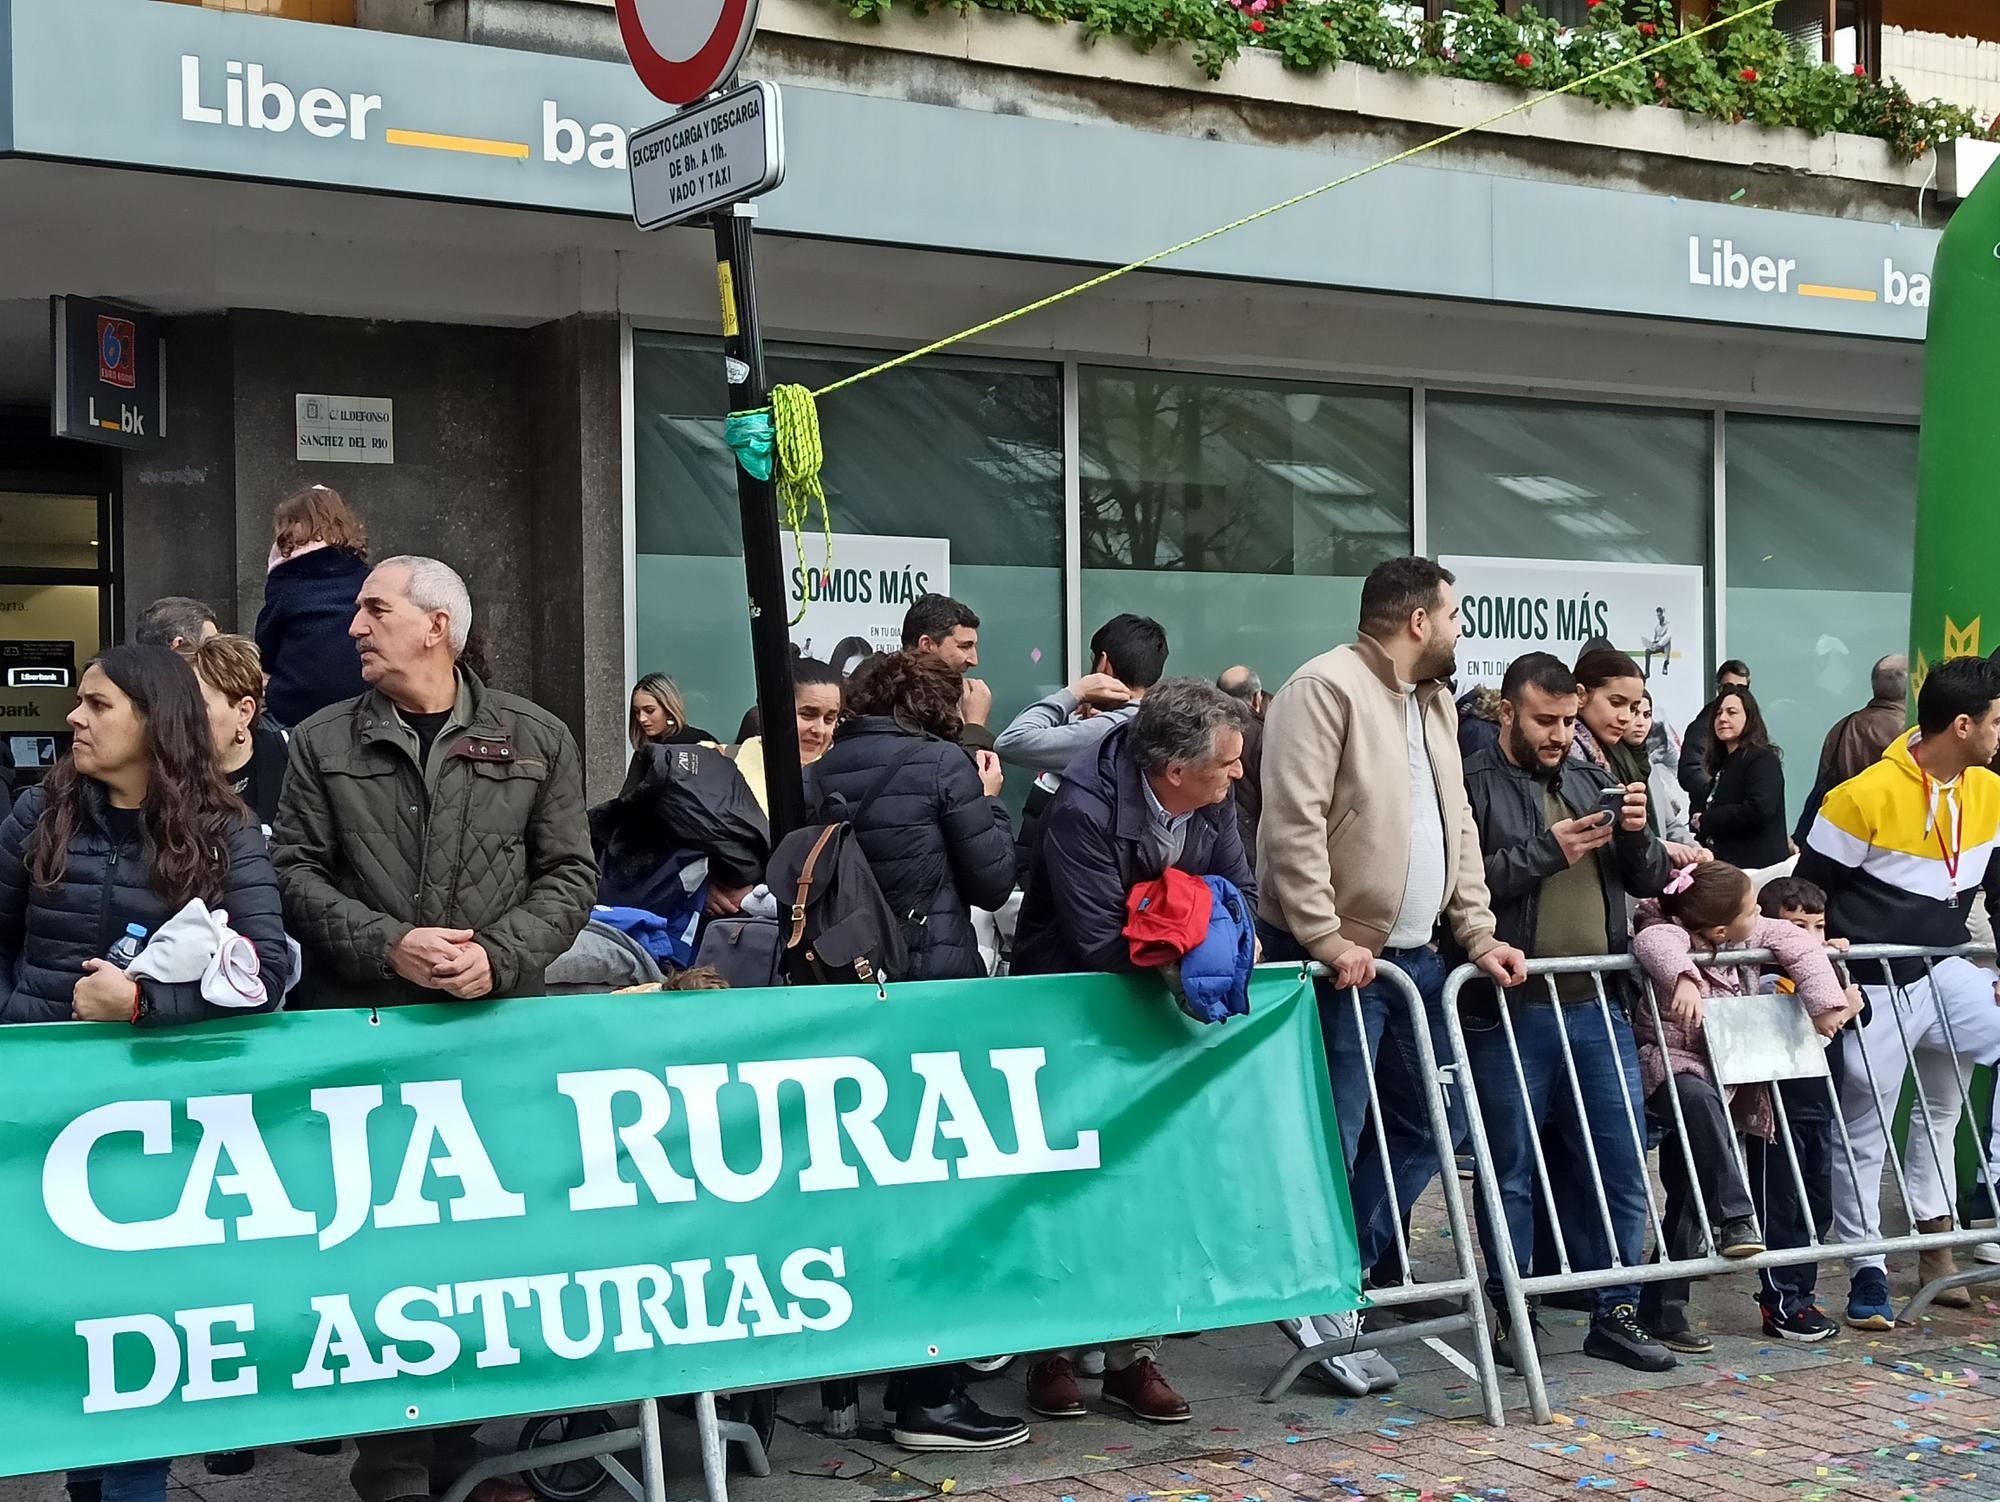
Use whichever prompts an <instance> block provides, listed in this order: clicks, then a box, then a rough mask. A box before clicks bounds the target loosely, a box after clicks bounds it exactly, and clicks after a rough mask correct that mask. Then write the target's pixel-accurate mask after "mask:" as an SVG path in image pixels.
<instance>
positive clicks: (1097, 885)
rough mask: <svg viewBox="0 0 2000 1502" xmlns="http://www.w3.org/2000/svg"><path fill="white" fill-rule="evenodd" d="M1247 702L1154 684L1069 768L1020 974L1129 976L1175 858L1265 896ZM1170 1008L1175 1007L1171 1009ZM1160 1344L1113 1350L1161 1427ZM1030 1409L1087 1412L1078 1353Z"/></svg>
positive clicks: (1191, 684) (1048, 1366)
mask: <svg viewBox="0 0 2000 1502" xmlns="http://www.w3.org/2000/svg"><path fill="white" fill-rule="evenodd" d="M1245 721H1246V716H1245V714H1244V711H1243V706H1242V704H1241V703H1239V702H1238V701H1237V700H1235V699H1232V698H1230V697H1229V696H1228V695H1227V694H1224V693H1222V692H1220V691H1219V690H1217V689H1214V688H1211V687H1210V686H1209V685H1208V684H1206V683H1201V682H1197V681H1196V680H1195V679H1192V678H1170V679H1168V680H1167V681H1166V682H1164V683H1161V684H1158V685H1156V686H1155V687H1153V688H1152V689H1150V690H1149V691H1148V692H1147V694H1146V697H1145V699H1144V701H1143V702H1142V703H1141V704H1140V706H1139V711H1138V713H1137V714H1136V715H1134V716H1133V717H1132V719H1131V720H1130V721H1128V722H1127V723H1125V724H1123V725H1120V726H1118V727H1117V728H1116V729H1114V730H1113V731H1112V732H1111V733H1110V734H1109V735H1107V736H1105V737H1104V738H1103V739H1102V740H1101V741H1099V742H1098V743H1097V744H1096V745H1095V746H1093V747H1091V748H1090V749H1089V750H1088V751H1086V752H1085V753H1084V754H1082V755H1080V756H1079V757H1078V758H1077V759H1076V760H1075V761H1073V762H1071V763H1070V765H1069V769H1068V770H1067V771H1066V772H1064V773H1063V780H1062V786H1061V787H1060V788H1058V789H1057V790H1056V792H1055V795H1054V797H1053V798H1052V799H1051V800H1050V802H1049V807H1048V812H1047V813H1046V814H1045V815H1044V817H1043V822H1042V837H1041V843H1040V844H1039V846H1038V847H1037V848H1036V851H1035V856H1034V868H1033V871H1032V873H1031V875H1030V878H1029V881H1028V885H1027V893H1026V895H1025V896H1024V897H1023V898H1022V900H1021V918H1020V922H1019V924H1018V925H1017V927H1016V928H1015V930H1014V974H1016V975H1060V974H1069V973H1075V972H1077V971H1112V972H1123V973H1130V972H1133V971H1135V970H1137V969H1138V968H1139V967H1138V966H1136V965H1134V964H1133V963H1132V952H1131V946H1130V944H1129V943H1128V941H1127V940H1126V938H1125V921H1126V913H1125V898H1126V894H1127V893H1129V892H1130V891H1131V890H1132V888H1133V887H1135V886H1138V885H1139V884H1141V883H1142V882H1148V881H1153V880H1156V879H1157V878H1158V877H1159V876H1161V875H1162V874H1163V873H1164V872H1165V871H1166V869H1167V867H1169V866H1175V867H1178V868H1179V869H1180V870H1182V871H1185V872H1187V873H1188V874H1189V875H1190V876H1220V877H1225V878H1227V879H1228V880H1229V881H1230V882H1232V883H1233V884H1234V885H1235V886H1236V887H1237V889H1238V890H1240V891H1241V892H1242V893H1243V898H1244V903H1245V911H1246V912H1247V911H1253V910H1254V909H1255V907H1256V903H1257V878H1256V876H1255V874H1254V873H1253V872H1252V871H1251V869H1250V862H1249V860H1248V858H1247V857H1246V856H1245V854H1244V851H1243V841H1242V838H1241V836H1240V835H1239V834H1238V832H1237V826H1236V820H1235V818H1234V816H1233V814H1232V812H1231V810H1230V807H1229V789H1230V787H1231V785H1232V784H1234V783H1235V781H1236V779H1237V778H1239V777H1241V776H1242V775H1243V726H1244V724H1245ZM1162 1004H1163V1005H1164V1004H1165V1003H1164V1002H1163V1003H1162ZM1154 1349H1155V1345H1154V1342H1152V1341H1149V1340H1135V1341H1127V1342H1124V1343H1122V1344H1114V1345H1111V1346H1108V1347H1106V1349H1105V1356H1104V1367H1105V1370H1104V1390H1103V1391H1104V1399H1105V1401H1106V1402H1108V1403H1113V1404H1116V1405H1118V1406H1119V1407H1122V1408H1125V1409H1127V1410H1129V1411H1130V1412H1132V1413H1135V1414H1137V1415H1138V1416H1139V1417H1140V1418H1142V1419H1146V1420H1149V1421H1151V1422H1153V1423H1157V1424H1175V1423H1181V1422H1184V1421H1185V1420H1186V1419H1187V1417H1188V1406H1187V1404H1186V1403H1185V1402H1183V1401H1182V1400H1181V1398H1180V1396H1179V1394H1177V1393H1176V1392H1175V1391H1174V1390H1173V1389H1172V1388H1171V1387H1169V1386H1168V1385H1167V1382H1166V1379H1165V1378H1164V1377H1162V1376H1161V1375H1160V1369H1159V1367H1158V1366H1157V1365H1155V1364H1154V1360H1153V1353H1154ZM1028 1406H1029V1407H1030V1408H1032V1409H1034V1411H1035V1412H1036V1413H1038V1414H1040V1415H1042V1416H1043V1417H1044V1418H1076V1417H1079V1416H1081V1415H1082V1414H1083V1413H1084V1412H1085V1409H1084V1406H1083V1397H1082V1394H1081V1393H1080V1392H1079V1390H1078V1388H1077V1374H1076V1367H1075V1364H1074V1361H1073V1360H1072V1358H1071V1354H1070V1353H1069V1352H1066V1351H1064V1352H1054V1353H1051V1354H1049V1355H1048V1356H1046V1357H1044V1358H1043V1359H1042V1360H1040V1361H1037V1362H1036V1363H1035V1364H1034V1366H1033V1368H1032V1369H1031V1370H1030V1371H1029V1373H1028Z"/></svg>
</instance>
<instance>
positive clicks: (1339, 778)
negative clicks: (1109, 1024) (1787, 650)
mask: <svg viewBox="0 0 2000 1502" xmlns="http://www.w3.org/2000/svg"><path fill="white" fill-rule="evenodd" d="M1452 583H1453V580H1452V576H1451V574H1450V573H1449V572H1448V571H1447V570H1445V569H1443V568H1440V567H1439V566H1438V565H1437V564H1435V563H1432V562H1431V561H1430V560H1428V559H1425V558H1396V559H1392V560H1390V561H1389V562H1387V563H1384V564H1381V565H1379V566H1378V567H1377V568H1376V569H1375V570H1374V571H1373V572H1372V573H1370V574H1369V576H1368V580H1367V582H1366V583H1365V584H1363V585H1362V587H1361V622H1360V637H1359V640H1357V641H1356V642H1354V643H1353V644H1352V645H1350V646H1344V647H1336V648H1334V650H1333V651H1331V652H1328V653H1325V654H1324V655H1322V656H1319V657H1316V658H1314V659H1313V660H1312V661H1311V662H1308V663H1307V664H1306V665H1305V666H1304V667H1302V668H1300V669H1299V670H1298V672H1296V673H1294V674H1293V675H1292V677H1291V680H1290V681H1289V682H1288V683H1286V684H1285V686H1284V687H1283V688H1282V689H1280V690H1279V691H1278V694H1277V696H1276V697H1275V698H1274V699H1273V700H1272V701H1271V707H1270V709H1269V711H1268V712H1267V713H1266V716H1265V721H1264V779H1263V781H1264V788H1263V791H1264V809H1263V816H1262V818H1261V820H1260V821H1259V824H1258V834H1257V884H1258V888H1259V892H1260V897H1259V913H1258V916H1259V920H1260V921H1259V928H1260V930H1261V931H1262V932H1263V935H1264V944H1265V950H1266V953H1267V954H1269V955H1270V956H1271V957H1272V958H1284V957H1287V956H1299V955H1304V956H1308V957H1310V958H1312V959H1315V960H1317V961H1319V962H1320V963H1321V964H1322V965H1324V966H1326V968H1327V970H1328V972H1329V973H1330V975H1331V977H1332V979H1331V980H1330V981H1325V982H1322V983H1321V985H1320V997H1319V1004H1320V1021H1321V1030H1322V1032H1323V1034H1324V1035H1325V1040H1326V1054H1327V1065H1328V1069H1329V1071H1330V1073H1331V1075H1332V1079H1333V1097H1334V1109H1335V1112H1336V1113H1337V1115H1338V1116H1339V1120H1340V1141H1341V1148H1342V1150H1343V1151H1344V1153H1345V1154H1346V1158H1347V1167H1348V1170H1349V1181H1350V1190H1351V1197H1352V1199H1353V1204H1354V1226H1355V1232H1356V1237H1357V1240H1358V1242H1359V1246H1360V1253H1361V1266H1362V1267H1363V1268H1368V1267H1372V1266H1373V1265H1374V1263H1375V1260H1376V1258H1378V1257H1379V1256H1380V1255H1381V1254H1382V1253H1383V1251H1385V1250H1386V1249H1387V1248H1388V1247H1389V1245H1390V1244H1391V1243H1392V1241H1393V1240H1394V1238H1395V1234H1396V1231H1395V1226H1396V1214H1397V1207H1399V1206H1401V1207H1407V1206H1409V1205H1410V1204H1411V1203H1412V1202H1413V1201H1414V1200H1415V1199H1416V1198H1417V1197H1418V1196H1419V1195H1421V1194H1422V1193H1423V1191H1424V1189H1425V1188H1426V1187H1427V1186H1428V1185H1429V1183H1430V1181H1431V1179H1432V1178H1433V1177H1434V1176H1435V1175H1436V1174H1437V1172H1438V1169H1439V1166H1440V1162H1441V1159H1440V1153H1448V1152H1449V1151H1450V1150H1451V1144H1450V1143H1438V1142H1436V1141H1434V1140H1433V1136H1432V1132H1431V1123H1430V1115H1429V1107H1428V1106H1427V1105H1426V1103H1425V1100H1424V1095H1423V1091H1424V1088H1425V1086H1424V1085H1423V1084H1422V1083H1421V1081H1422V1079H1423V1073H1422V1069H1421V1066H1420V1056H1419V1054H1418V1051H1417V1040H1416V1032H1415V1027H1414V1023H1413V1021H1412V1019H1411V1016H1410V1011H1409V1008H1408V1006H1407V1004H1406V1002H1405V1001H1404V999H1403V998H1402V996H1401V995H1400V993H1399V992H1397V991H1395V990H1392V989H1390V987H1389V985H1386V984H1383V983H1382V982H1380V981H1378V979H1377V970H1378V967H1379V966H1385V965H1386V966H1393V967H1394V968H1395V969H1397V970H1399V971H1401V972H1402V973H1403V974H1404V975H1405V976H1407V977H1408V978H1409V979H1410V980H1411V981H1412V982H1414V983H1415V985H1416V988H1417V991H1418V993H1419V994H1420V995H1421V996H1422V997H1423V999H1424V1007H1425V1010H1426V1012H1427V1014H1428V1018H1429V1025H1430V1026H1429V1030H1430V1036H1431V1042H1432V1046H1433V1048H1434V1049H1435V1051H1436V1053H1437V1055H1438V1057H1440V1058H1448V1057H1449V1056H1450V1050H1449V1042H1448V1037H1449V1035H1448V1034H1447V1032H1446V1029H1445V1023H1444V1013H1443V991H1444V977H1445V965H1444V961H1443V959H1442V958H1441V957H1440V955H1439V954H1438V950H1437V945H1436V942H1435V936H1436V931H1437V927H1438V921H1439V919H1440V917H1442V918H1443V919H1444V920H1445V921H1447V922H1448V923H1449V924H1450V925H1451V932H1452V936H1453V937H1454V938H1455V939H1456V940H1457V941H1458V943H1459V945H1460V946H1461V947H1462V948H1463V949H1464V950H1465V952H1466V954H1467V955H1469V956H1470V957H1471V958H1472V960H1473V961H1474V962H1475V963H1477V964H1478V966H1479V967H1480V969H1482V970H1484V971H1485V972H1486V973H1487V974H1488V975H1489V976H1491V977H1492V978H1493V979H1494V980H1495V981H1497V982H1498V983H1500V984H1501V985H1508V986H1511V985H1518V984H1519V983H1520V982H1521V981H1522V980H1524V979H1526V976H1527V970H1526V965H1527V960H1526V958H1525V957H1524V956H1523V955H1522V953H1521V951H1520V950H1518V949H1516V948H1514V947H1513V946H1512V945H1508V944H1503V943H1501V942H1500V940H1499V939H1498V938H1497V937H1496V936H1495V934H1494V931H1493V913H1492V910H1491V908H1490V906H1489V904H1488V901H1487V892H1486V872H1485V865H1484V860H1483V857H1482V855H1481V853H1480V849H1479V836H1478V833H1477V831H1476V830H1475V829H1474V826H1473V821H1472V809H1471V806H1470V805H1469V804H1468V803H1467V802H1466V797H1465V784H1464V779H1463V775H1462V772H1461V768H1460V763H1459V753H1458V716H1457V713H1456V711H1455V710H1454V709H1453V707H1452V699H1451V691H1450V688H1449V686H1448V682H1447V680H1448V679H1449V678H1450V676H1451V674H1452V673H1453V672H1454V671H1455V670H1456V668H1457V665H1458V660H1457V647H1458V629H1459V622H1458V596H1457V593H1456V591H1454V590H1453V588H1452ZM1357 995H1358V997H1359V999H1360V1006H1359V1011H1360V1019H1359V1024H1360V1028H1361V1029H1362V1030H1364V1031H1365V1036H1358V1035H1357V1019H1356V1005H1355V997H1356V996H1357ZM1371 1061H1373V1062H1372V1071H1373V1074H1374V1083H1375V1087H1376V1090H1377V1092H1378V1098H1379V1100H1380V1103H1381V1117H1382V1130H1383V1132H1384V1134H1385V1135H1386V1137H1387V1139H1388V1146H1389V1160H1390V1163H1391V1164H1392V1165H1393V1170H1394V1191H1395V1192H1394V1196H1393V1198H1392V1197H1391V1194H1390V1184H1389V1182H1388V1180H1387V1179H1385V1177H1384V1174H1383V1169H1382V1154H1381V1153H1379V1152H1377V1151H1374V1150H1372V1149H1371V1150H1369V1151H1366V1152H1361V1153H1358V1154H1357V1151H1356V1149H1357V1147H1358V1146H1359V1144H1360V1138H1361V1127H1362V1123H1363V1122H1364V1121H1365V1120H1366V1118H1367V1115H1368V1101H1369V1095H1368V1087H1369V1075H1370V1071H1371ZM1449 1114H1450V1117H1451V1122H1452V1128H1451V1129H1452V1132H1453V1134H1454V1137H1456V1135H1457V1134H1458V1132H1459V1130H1460V1127H1461V1115H1462V1113H1461V1108H1460V1106H1459V1103H1458V1099H1457V1097H1456V1096H1455V1095H1453V1096H1451V1097H1450V1098H1449ZM1359 1331H1360V1324H1359V1319H1358V1316H1356V1315H1353V1314H1347V1315H1326V1316H1320V1317H1318V1318H1316V1319H1311V1320H1290V1321H1286V1324H1285V1333H1286V1334H1287V1335H1289V1336H1290V1337H1291V1338H1292V1339H1293V1341H1294V1342H1296V1343H1297V1344H1299V1345H1300V1346H1302V1347H1304V1346H1312V1345H1319V1344H1339V1345H1341V1346H1343V1347H1348V1346H1351V1343H1352V1341H1353V1339H1354V1337H1355V1336H1356V1335H1358V1334H1359ZM1318 1370H1319V1371H1320V1373H1321V1375H1323V1376H1324V1377H1326V1378H1327V1380H1328V1381H1330V1382H1331V1383H1333V1384H1334V1385H1335V1386H1336V1387H1339V1388H1341V1389H1342V1390H1343V1391H1345V1392H1347V1393H1349V1394H1350V1395H1354V1396H1359V1395H1360V1393H1362V1392H1368V1391H1376V1392H1379V1391H1381V1390H1383V1389H1384V1388H1386V1387H1391V1386H1394V1385H1395V1382H1396V1380H1397V1376H1396V1369H1395V1368H1394V1367H1393V1366H1391V1365H1390V1364H1389V1363H1388V1362H1387V1361H1386V1360H1384V1359H1383V1358H1382V1357H1381V1356H1380V1355H1379V1354H1377V1353H1375V1352H1372V1351H1366V1352H1361V1353H1359V1354H1356V1355H1353V1356H1348V1357H1344V1358H1339V1357H1333V1358H1329V1359H1328V1360H1326V1361H1323V1362H1321V1363H1320V1365H1319V1368H1318Z"/></svg>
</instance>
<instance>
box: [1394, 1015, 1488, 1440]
mask: <svg viewBox="0 0 2000 1502" xmlns="http://www.w3.org/2000/svg"><path fill="white" fill-rule="evenodd" d="M1399 989H1400V990H1401V991H1402V992H1403V993H1404V1000H1405V1001H1406V1002H1407V1003H1408V1004H1409V1007H1410V1018H1411V1024H1412V1029H1411V1030H1412V1031H1413V1032H1414V1033H1415V1034H1416V1038H1417V1056H1418V1058H1419V1060H1420V1061H1421V1063H1422V1065H1423V1075H1422V1078H1423V1080H1424V1082H1425V1084H1426V1086H1427V1088H1426V1089H1425V1090H1424V1100H1425V1103H1426V1104H1427V1105H1428V1106H1429V1107H1430V1116H1431V1136H1432V1137H1433V1139H1434V1140H1435V1141H1436V1142H1437V1145H1438V1178H1439V1181H1440V1182H1441V1184H1442V1185H1443V1188H1444V1209H1445V1218H1446V1219H1447V1220H1449V1221H1450V1222H1451V1244H1452V1246H1453V1248H1454V1249H1455V1251H1456V1252H1457V1256H1458V1270H1459V1275H1460V1276H1461V1277H1463V1278H1464V1279H1465V1280H1466V1284H1467V1295H1466V1300H1465V1314H1464V1315H1463V1316H1460V1318H1463V1319H1464V1320H1465V1321H1466V1322H1467V1323H1466V1329H1467V1331H1468V1332H1469V1333H1470V1334H1471V1336H1472V1359H1473V1362H1474V1363H1475V1365H1476V1366H1477V1368H1478V1372H1479V1387H1480V1396H1481V1397H1482V1398H1483V1400H1484V1407H1485V1417H1486V1422H1487V1423H1489V1424H1495V1425H1497V1424H1500V1423H1502V1422H1504V1415H1503V1411H1502V1409H1501V1406H1500V1374H1499V1371H1498V1369H1497V1368H1496V1366H1495V1365H1494V1361H1493V1339H1492V1336H1491V1334H1490V1333H1489V1332H1488V1330H1487V1327H1486V1301H1485V1300H1484V1299H1483V1298H1481V1297H1480V1296H1479V1265H1478V1263H1477V1261H1476V1260H1475V1259H1474V1257H1473V1252H1472V1232H1471V1228H1470V1226H1469V1225H1468V1224H1467V1217H1466V1213H1465V1191H1464V1190H1463V1189H1461V1188H1460V1187H1459V1182H1458V1174H1457V1173H1456V1171H1455V1170H1454V1169H1453V1166H1452V1162H1453V1157H1454V1149H1455V1148H1456V1144H1455V1143H1454V1142H1453V1141H1452V1132H1451V1116H1450V1113H1449V1112H1447V1111H1446V1110H1445V1106H1444V1093H1443V1092H1444V1091H1445V1090H1446V1089H1448V1088H1449V1087H1450V1086H1451V1085H1453V1084H1456V1085H1457V1086H1458V1093H1459V1099H1460V1100H1461V1101H1462V1102H1464V1103H1465V1112H1466V1120H1467V1123H1468V1129H1469V1126H1470V1122H1471V1119H1472V1115H1473V1112H1474V1110H1475V1109H1476V1108H1475V1107H1474V1106H1473V1105H1472V1104H1471V1096H1472V1091H1471V1088H1470V1084H1469V1081H1468V1080H1466V1079H1465V1078H1463V1076H1466V1075H1469V1074H1470V1073H1471V1071H1470V1070H1469V1069H1467V1068H1466V1064H1465V1050H1464V1048H1463V1046H1462V1044H1461V1041H1460V1038H1459V1033H1458V1018H1457V1016H1456V1011H1457V1008H1456V1006H1455V1005H1454V1004H1453V1003H1452V1001H1451V1000H1450V998H1449V992H1448V991H1446V992H1442V993H1441V994H1440V997H1439V1002H1438V1005H1439V1008H1440V1010H1441V1011H1443V1012H1444V1014H1445V1017H1446V1023H1447V1026H1446V1035H1447V1037H1448V1038H1449V1040H1450V1043H1451V1047H1452V1062H1451V1065H1450V1067H1449V1068H1448V1069H1441V1068H1439V1066H1438V1060H1437V1051H1436V1049H1435V1048H1433V1047H1432V1044H1431V1018H1430V1009H1429V1008H1428V1007H1427V1006H1425V1004H1424V999H1423V996H1422V995H1421V994H1420V993H1419V992H1418V991H1417V988H1416V986H1415V985H1414V984H1412V983H1411V981H1410V979H1409V977H1407V976H1404V977H1402V985H1401V986H1400V987H1399ZM1474 1163H1475V1169H1476V1166H1477V1160H1476V1159H1475V1160H1474ZM1489 1176H1490V1175H1489ZM1453 1322H1454V1323H1455V1322H1456V1321H1453Z"/></svg>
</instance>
